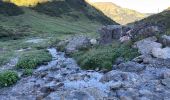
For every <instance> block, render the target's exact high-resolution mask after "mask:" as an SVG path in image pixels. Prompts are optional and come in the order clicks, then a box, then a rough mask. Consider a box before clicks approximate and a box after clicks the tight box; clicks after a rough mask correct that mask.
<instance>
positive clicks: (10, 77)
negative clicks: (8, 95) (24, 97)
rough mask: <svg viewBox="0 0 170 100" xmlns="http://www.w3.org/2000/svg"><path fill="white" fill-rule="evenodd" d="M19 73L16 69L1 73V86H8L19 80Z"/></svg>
mask: <svg viewBox="0 0 170 100" xmlns="http://www.w3.org/2000/svg"><path fill="white" fill-rule="evenodd" d="M18 79H19V77H18V74H17V73H16V72H14V71H5V72H2V73H0V87H6V86H10V85H13V84H15V83H16V82H17V81H18Z"/></svg>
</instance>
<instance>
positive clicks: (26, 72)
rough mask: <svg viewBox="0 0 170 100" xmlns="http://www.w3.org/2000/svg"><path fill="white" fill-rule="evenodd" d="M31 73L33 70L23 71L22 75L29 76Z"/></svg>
mask: <svg viewBox="0 0 170 100" xmlns="http://www.w3.org/2000/svg"><path fill="white" fill-rule="evenodd" d="M32 73H33V69H25V70H24V73H23V75H25V76H30V75H32Z"/></svg>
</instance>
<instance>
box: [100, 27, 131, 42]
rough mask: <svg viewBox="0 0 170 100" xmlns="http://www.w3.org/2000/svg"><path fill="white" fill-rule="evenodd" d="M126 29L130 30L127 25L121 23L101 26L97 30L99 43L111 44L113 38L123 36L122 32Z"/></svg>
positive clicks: (117, 38)
mask: <svg viewBox="0 0 170 100" xmlns="http://www.w3.org/2000/svg"><path fill="white" fill-rule="evenodd" d="M128 30H130V28H129V27H125V26H122V25H108V26H103V27H102V28H100V29H99V30H98V31H99V34H100V39H99V42H100V44H111V43H112V42H113V40H119V39H120V37H122V36H124V33H126V32H127V31H128Z"/></svg>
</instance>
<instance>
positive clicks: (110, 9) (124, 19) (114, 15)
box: [89, 2, 145, 24]
mask: <svg viewBox="0 0 170 100" xmlns="http://www.w3.org/2000/svg"><path fill="white" fill-rule="evenodd" d="M89 3H90V4H91V5H92V6H94V7H95V8H97V9H98V10H100V11H102V12H103V13H104V14H105V15H106V16H108V17H109V18H111V19H112V20H114V21H116V22H118V23H120V24H127V23H131V22H134V21H137V20H141V19H142V18H144V17H145V15H144V14H142V13H139V12H137V11H134V10H130V9H126V8H121V7H120V6H117V5H115V4H113V3H111V2H96V3H92V2H89Z"/></svg>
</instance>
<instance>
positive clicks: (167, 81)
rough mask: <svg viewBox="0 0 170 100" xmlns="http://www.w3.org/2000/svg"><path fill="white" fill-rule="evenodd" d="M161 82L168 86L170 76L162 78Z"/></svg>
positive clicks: (169, 84) (169, 86) (169, 85)
mask: <svg viewBox="0 0 170 100" xmlns="http://www.w3.org/2000/svg"><path fill="white" fill-rule="evenodd" d="M161 82H162V84H163V85H165V86H166V87H168V88H170V78H167V79H163V80H162V81H161Z"/></svg>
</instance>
